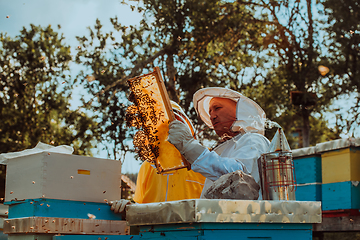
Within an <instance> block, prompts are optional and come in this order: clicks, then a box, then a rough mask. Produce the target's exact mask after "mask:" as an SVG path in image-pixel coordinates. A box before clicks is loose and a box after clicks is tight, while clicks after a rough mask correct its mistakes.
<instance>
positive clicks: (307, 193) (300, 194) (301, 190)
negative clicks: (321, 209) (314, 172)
mask: <svg viewBox="0 0 360 240" xmlns="http://www.w3.org/2000/svg"><path fill="white" fill-rule="evenodd" d="M295 196H296V201H321V183H320V184H309V185H306V184H303V185H298V186H297V187H296V192H295Z"/></svg>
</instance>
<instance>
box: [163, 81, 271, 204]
mask: <svg viewBox="0 0 360 240" xmlns="http://www.w3.org/2000/svg"><path fill="white" fill-rule="evenodd" d="M193 103H194V107H195V110H196V112H197V114H198V115H199V116H200V118H201V119H202V120H203V121H204V123H205V124H206V125H207V126H208V127H210V128H212V129H214V130H215V132H216V134H217V135H218V136H219V137H220V142H219V145H218V146H217V147H215V148H214V149H213V150H212V151H209V150H208V148H206V147H204V146H203V145H201V144H200V143H199V141H198V140H196V139H194V138H193V136H192V134H191V132H190V131H189V128H188V127H187V126H186V125H185V124H183V123H181V122H180V121H173V122H171V123H170V125H169V137H168V140H169V142H171V143H172V144H173V145H175V147H176V148H177V149H178V150H179V151H180V153H181V154H182V155H183V156H184V157H185V158H186V159H187V161H189V162H190V164H191V169H192V170H193V171H195V172H199V173H201V174H202V175H203V176H205V177H206V180H205V185H204V188H203V191H202V194H201V198H203V197H204V193H205V192H206V190H207V189H208V188H209V187H210V186H211V184H212V183H213V181H216V180H217V179H218V178H219V177H220V176H222V175H224V174H227V173H230V172H234V171H237V170H242V171H243V172H245V173H247V174H250V175H251V176H252V177H253V178H254V179H255V181H256V182H257V183H258V184H259V185H260V177H259V171H258V164H257V159H258V158H259V157H260V155H261V154H263V153H265V152H267V151H268V148H269V144H270V142H269V140H268V139H267V138H266V137H265V136H264V127H265V120H266V116H265V112H264V111H263V110H262V109H261V107H260V106H259V105H258V104H257V103H255V102H254V101H252V100H251V99H249V98H247V97H245V96H243V95H241V94H240V93H238V92H236V91H233V90H230V89H226V88H219V87H212V88H203V89H200V90H198V91H197V92H196V93H195V94H194V97H193ZM259 196H260V197H259V199H261V193H259Z"/></svg>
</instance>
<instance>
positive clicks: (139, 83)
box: [125, 68, 190, 173]
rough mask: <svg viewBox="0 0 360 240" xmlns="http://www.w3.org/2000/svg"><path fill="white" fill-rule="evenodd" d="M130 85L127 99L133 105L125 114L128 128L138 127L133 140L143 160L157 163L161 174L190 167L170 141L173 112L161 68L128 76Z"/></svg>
mask: <svg viewBox="0 0 360 240" xmlns="http://www.w3.org/2000/svg"><path fill="white" fill-rule="evenodd" d="M128 84H129V86H130V91H131V93H130V95H129V97H128V99H129V100H130V101H132V102H133V103H134V104H133V105H131V106H129V107H128V108H127V111H126V116H125V117H126V123H127V126H128V127H136V128H137V129H139V130H138V131H137V132H136V134H135V137H134V139H133V143H134V147H135V151H136V152H137V154H138V156H139V157H140V159H141V160H142V161H148V162H150V163H152V164H154V165H155V166H156V169H157V172H158V173H163V172H169V171H172V170H175V169H180V168H185V167H186V168H188V169H189V168H190V165H189V164H188V162H187V161H186V160H185V159H184V158H182V156H181V154H180V152H179V151H178V150H177V149H176V148H175V147H174V145H172V144H171V143H170V142H168V141H167V137H168V130H169V123H170V122H171V121H172V120H174V113H173V111H172V108H171V105H170V100H169V97H168V95H167V92H166V90H165V85H164V82H163V80H162V77H161V74H160V70H159V68H155V70H154V71H153V72H151V73H149V74H145V75H142V76H138V77H135V78H132V79H129V80H128Z"/></svg>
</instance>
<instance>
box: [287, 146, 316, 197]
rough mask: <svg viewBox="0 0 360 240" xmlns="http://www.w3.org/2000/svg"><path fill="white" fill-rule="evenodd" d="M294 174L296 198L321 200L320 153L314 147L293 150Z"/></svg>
mask: <svg viewBox="0 0 360 240" xmlns="http://www.w3.org/2000/svg"><path fill="white" fill-rule="evenodd" d="M293 161H294V167H295V174H296V183H297V187H296V194H295V195H296V200H298V201H321V184H322V175H321V154H319V153H316V148H315V147H308V148H301V149H295V150H293Z"/></svg>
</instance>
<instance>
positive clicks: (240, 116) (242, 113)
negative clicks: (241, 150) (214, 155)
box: [193, 87, 266, 135]
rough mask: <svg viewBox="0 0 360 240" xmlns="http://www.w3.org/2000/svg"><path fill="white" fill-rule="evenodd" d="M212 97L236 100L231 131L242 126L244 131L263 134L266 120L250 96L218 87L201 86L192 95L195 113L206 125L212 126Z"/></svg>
mask: <svg viewBox="0 0 360 240" xmlns="http://www.w3.org/2000/svg"><path fill="white" fill-rule="evenodd" d="M214 97H220V98H228V99H231V100H233V101H234V102H236V121H235V122H234V123H233V125H232V126H231V130H232V131H234V132H236V131H239V130H240V129H241V128H242V129H244V131H245V132H256V133H260V134H262V135H264V127H265V120H266V115H265V112H264V110H262V108H261V107H260V106H259V105H258V104H257V103H256V102H254V101H253V100H251V99H250V98H247V97H245V96H243V95H242V94H240V93H238V92H236V91H234V90H231V89H226V88H220V87H209V88H202V89H200V90H198V91H197V92H196V93H195V94H194V97H193V103H194V107H195V110H196V113H197V114H198V115H199V116H200V118H201V119H202V120H203V121H204V123H205V124H206V125H207V126H208V127H210V128H212V129H213V128H214V127H213V125H212V123H211V120H210V114H209V107H210V100H211V99H212V98H214Z"/></svg>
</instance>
